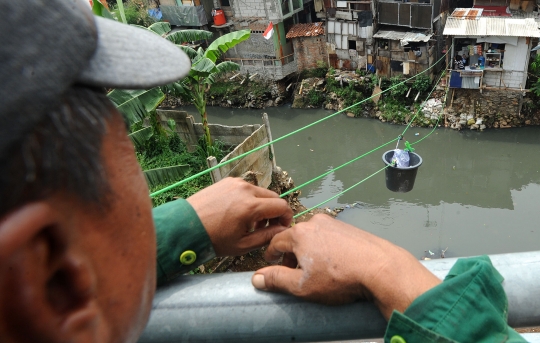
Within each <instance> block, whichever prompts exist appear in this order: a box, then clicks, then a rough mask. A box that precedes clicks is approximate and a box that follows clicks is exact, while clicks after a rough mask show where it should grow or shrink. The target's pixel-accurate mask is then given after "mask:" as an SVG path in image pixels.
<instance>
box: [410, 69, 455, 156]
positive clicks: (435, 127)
mask: <svg viewBox="0 0 540 343" xmlns="http://www.w3.org/2000/svg"><path fill="white" fill-rule="evenodd" d="M443 74H444V73H443ZM443 74H441V77H439V81H440V80H441V78H442V76H443ZM437 83H438V82H437ZM449 90H450V87H446V92H445V93H444V102H443V104H442V108H441V115H440V116H439V117H438V118H437V122H436V123H435V126H433V129H432V130H431V131H430V132H429V133H428V134H427V135H425V136H424V137H422V138H420V139H419V140H417V141H416V142H414V143H411V145H414V144H417V143H420V142H421V141H423V140H424V139H426V138H428V137H429V136H431V134H432V133H433V132H434V131H435V129H437V125H439V121H440V120H441V117H442V116H443V112H444V109H445V107H446V99H447V97H448V91H449ZM430 94H431V93H430Z"/></svg>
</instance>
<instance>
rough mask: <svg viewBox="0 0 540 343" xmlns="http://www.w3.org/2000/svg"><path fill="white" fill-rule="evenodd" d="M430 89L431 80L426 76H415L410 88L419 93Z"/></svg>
mask: <svg viewBox="0 0 540 343" xmlns="http://www.w3.org/2000/svg"><path fill="white" fill-rule="evenodd" d="M430 87H431V79H430V78H429V76H427V75H426V74H422V75H420V76H417V77H416V78H415V79H414V83H413V85H412V88H413V89H414V90H417V91H419V92H421V93H424V92H427V91H428V89H429V88H430Z"/></svg>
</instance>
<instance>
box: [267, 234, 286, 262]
mask: <svg viewBox="0 0 540 343" xmlns="http://www.w3.org/2000/svg"><path fill="white" fill-rule="evenodd" d="M291 235H292V230H291V229H288V230H284V231H283V232H280V233H278V234H277V235H275V236H274V238H272V241H271V242H270V245H269V246H268V248H266V251H265V252H264V259H265V260H266V261H268V262H273V261H277V260H279V258H280V257H281V255H282V254H283V253H287V252H290V253H292V252H293V243H292V236H291Z"/></svg>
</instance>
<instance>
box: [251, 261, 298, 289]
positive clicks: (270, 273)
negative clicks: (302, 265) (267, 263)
mask: <svg viewBox="0 0 540 343" xmlns="http://www.w3.org/2000/svg"><path fill="white" fill-rule="evenodd" d="M301 277H302V270H301V269H292V268H287V267H283V266H271V267H266V268H262V269H259V270H257V271H256V272H255V274H253V276H252V277H251V283H252V284H253V287H255V288H257V289H259V290H261V291H273V292H282V293H290V294H297V293H298V290H299V289H298V286H299V281H300V278H301Z"/></svg>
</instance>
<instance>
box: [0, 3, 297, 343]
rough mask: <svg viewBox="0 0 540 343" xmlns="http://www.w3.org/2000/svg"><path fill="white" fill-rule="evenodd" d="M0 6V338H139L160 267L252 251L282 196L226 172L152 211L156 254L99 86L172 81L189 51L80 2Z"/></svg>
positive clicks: (115, 116) (280, 224)
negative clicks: (215, 181) (187, 195)
mask: <svg viewBox="0 0 540 343" xmlns="http://www.w3.org/2000/svg"><path fill="white" fill-rule="evenodd" d="M0 10H1V12H2V13H3V15H4V16H5V18H4V19H2V21H1V23H0V27H1V29H2V30H1V31H0V32H1V35H2V45H1V47H0V57H1V59H2V63H1V64H0V82H1V87H0V126H1V127H0V159H1V161H0V189H1V197H0V198H1V199H2V200H1V202H0V342H68V341H69V342H92V341H93V342H133V341H135V340H136V339H137V337H138V336H139V334H140V332H141V331H142V329H143V328H144V326H145V324H146V321H147V318H148V314H149V310H150V306H151V302H152V297H153V294H154V290H155V286H156V275H158V277H159V278H160V279H161V281H166V280H167V279H168V278H171V277H173V276H174V275H176V274H178V273H181V272H182V271H184V270H189V268H192V267H193V266H194V265H198V264H194V263H202V262H204V260H205V259H208V258H211V257H213V256H214V255H239V254H243V253H246V252H248V251H250V250H252V249H254V248H256V247H260V246H262V245H263V244H266V243H268V241H269V240H270V238H271V237H272V236H273V235H274V234H275V233H276V232H279V231H282V230H284V229H285V228H286V227H287V226H289V224H290V222H291V219H292V211H291V210H290V208H289V207H288V205H287V203H286V201H285V200H282V199H279V197H278V196H277V194H275V193H273V192H271V191H268V190H265V189H261V188H258V187H255V186H252V185H249V184H248V183H246V182H243V181H241V180H239V179H228V180H226V181H225V182H221V183H219V184H218V185H216V186H214V187H211V188H208V189H206V190H204V191H202V192H200V193H198V194H197V195H196V196H193V197H192V198H190V199H188V200H187V201H185V200H181V201H177V202H173V203H170V204H167V205H165V206H162V207H160V208H159V209H157V210H156V214H155V217H156V218H155V219H156V222H158V224H159V226H158V228H157V234H158V237H159V238H160V240H159V249H158V253H157V256H156V234H155V232H154V225H153V221H152V212H151V204H150V199H149V197H148V189H147V186H146V183H145V180H144V178H143V175H142V173H141V170H140V167H139V166H138V163H137V161H136V159H135V155H134V150H133V146H132V144H131V142H130V141H129V139H128V138H127V135H126V129H125V123H124V120H123V118H122V116H121V115H120V114H119V113H118V112H117V111H116V109H115V108H114V106H113V105H112V103H111V102H110V101H109V100H108V99H107V97H106V96H105V94H104V92H103V91H101V90H100V89H99V88H95V87H124V88H145V87H153V86H155V85H158V84H165V83H170V82H172V81H175V80H177V79H179V78H181V77H183V76H184V75H186V73H187V72H188V71H189V59H188V58H187V57H186V56H185V55H184V54H183V53H182V52H181V51H180V49H178V48H177V47H176V46H175V45H174V44H171V43H169V42H168V41H166V40H164V39H162V38H160V37H158V36H156V35H154V34H153V33H150V32H147V31H145V30H141V29H138V28H134V27H130V26H128V25H123V24H120V23H116V22H114V21H112V20H108V19H102V18H94V16H93V15H92V14H91V12H90V11H89V9H88V7H87V5H86V4H85V2H84V1H73V0H71V1H66V0H34V1H23V2H14V1H4V0H2V1H0ZM156 61H159V63H157V62H156ZM219 195H221V196H219ZM195 211H196V212H197V213H198V216H197V214H195ZM199 218H200V219H199ZM273 218H275V219H274V220H272V223H271V224H272V225H270V226H268V227H263V225H262V224H263V223H264V224H266V219H273ZM203 225H204V227H203ZM175 226H176V227H175ZM259 227H260V228H259ZM253 228H259V229H257V230H255V231H254V232H250V231H251V229H253ZM156 258H157V260H158V270H157V271H156ZM199 261H202V262H199Z"/></svg>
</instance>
